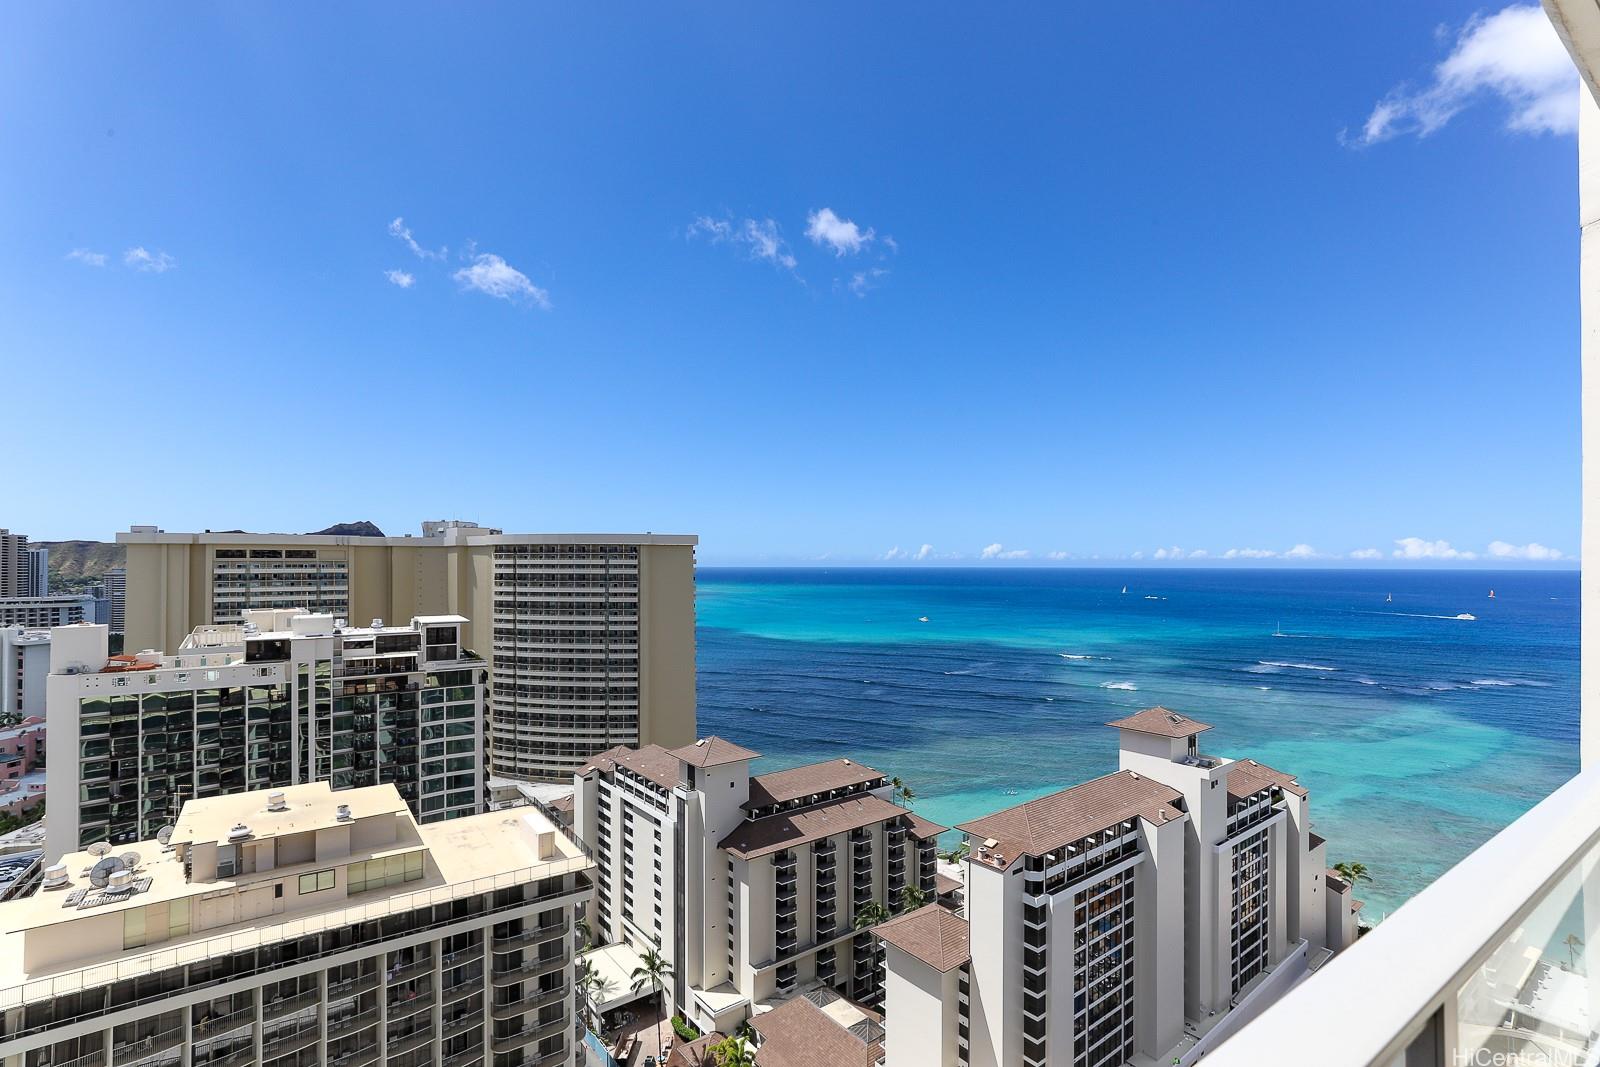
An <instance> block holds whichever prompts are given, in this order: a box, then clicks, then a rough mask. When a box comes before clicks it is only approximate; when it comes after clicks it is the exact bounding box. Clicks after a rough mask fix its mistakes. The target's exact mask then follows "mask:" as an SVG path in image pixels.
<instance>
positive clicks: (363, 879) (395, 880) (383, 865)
mask: <svg viewBox="0 0 1600 1067" xmlns="http://www.w3.org/2000/svg"><path fill="white" fill-rule="evenodd" d="M422 866H423V865H422V853H421V852H409V853H407V854H406V855H404V856H386V857H384V858H382V859H375V860H367V861H366V862H365V863H352V864H351V865H350V866H349V867H348V868H347V869H346V870H347V872H348V874H347V880H346V886H345V888H346V891H347V892H349V893H351V894H355V893H365V892H366V891H368V890H370V889H382V888H383V887H385V886H391V885H399V884H400V883H402V882H415V881H418V880H419V879H421V878H422Z"/></svg>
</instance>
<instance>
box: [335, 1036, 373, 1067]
mask: <svg viewBox="0 0 1600 1067" xmlns="http://www.w3.org/2000/svg"><path fill="white" fill-rule="evenodd" d="M377 1062H378V1045H377V1043H376V1042H374V1043H373V1044H371V1045H370V1046H368V1047H367V1048H362V1049H356V1050H355V1051H354V1052H341V1053H340V1054H339V1055H337V1056H335V1057H333V1058H332V1059H330V1060H329V1061H328V1067H369V1065H370V1064H374V1063H377Z"/></svg>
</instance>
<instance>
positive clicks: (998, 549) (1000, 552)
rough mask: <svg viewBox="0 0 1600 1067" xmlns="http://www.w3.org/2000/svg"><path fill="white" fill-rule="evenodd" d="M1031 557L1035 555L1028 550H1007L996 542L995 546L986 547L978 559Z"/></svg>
mask: <svg viewBox="0 0 1600 1067" xmlns="http://www.w3.org/2000/svg"><path fill="white" fill-rule="evenodd" d="M1031 555H1033V553H1032V552H1030V551H1028V550H1027V549H1026V548H1006V547H1005V546H1004V545H1002V544H1001V543H1000V542H998V541H996V542H995V543H994V544H992V545H988V546H986V547H985V548H984V550H983V551H982V552H981V553H979V555H978V558H979V559H1027V558H1028V557H1029V556H1031Z"/></svg>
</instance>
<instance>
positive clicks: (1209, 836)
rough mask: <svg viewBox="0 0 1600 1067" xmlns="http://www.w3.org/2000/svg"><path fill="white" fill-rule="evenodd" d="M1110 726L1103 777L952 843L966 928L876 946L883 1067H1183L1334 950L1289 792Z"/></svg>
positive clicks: (1299, 811) (904, 924) (1278, 782)
mask: <svg viewBox="0 0 1600 1067" xmlns="http://www.w3.org/2000/svg"><path fill="white" fill-rule="evenodd" d="M1109 725H1111V726H1113V727H1115V728H1116V729H1117V731H1118V737H1119V748H1120V762H1121V770H1119V771H1117V772H1116V773H1115V774H1110V775H1106V776H1105V777H1103V778H1097V779H1094V780H1092V781H1089V782H1085V783H1083V784H1081V785H1077V786H1074V787H1072V788H1071V789H1067V790H1064V791H1062V792H1059V793H1055V794H1053V795H1051V796H1047V797H1042V798H1040V799H1038V800H1034V801H1030V802H1028V803H1026V804H1022V805H1019V806H1017V807H1014V808H1009V809H1007V810H1005V811H1001V812H997V813H995V814H993V815H989V816H986V817H984V818H981V819H978V820H975V821H973V822H969V823H964V824H962V826H961V827H960V829H961V830H963V831H964V832H965V833H966V834H967V837H968V840H969V842H970V843H971V844H972V846H973V851H972V853H971V855H970V856H969V857H968V859H967V861H966V880H967V885H966V914H965V915H964V916H958V915H956V914H955V913H953V912H951V911H949V910H948V909H946V908H943V907H941V906H938V905H934V906H930V907H927V908H923V909H920V910H918V911H916V912H913V913H910V914H908V915H905V916H902V917H900V918H897V919H895V920H893V921H891V922H889V923H886V924H884V925H883V926H881V927H879V931H878V932H879V935H880V937H881V939H882V941H883V943H884V945H885V952H886V970H887V974H888V978H887V993H886V1001H885V1011H886V1016H887V1022H886V1028H887V1031H888V1033H887V1042H886V1049H887V1054H888V1067H1013V1065H1017V1064H1021V1065H1024V1067H1121V1065H1123V1064H1128V1063H1162V1064H1168V1063H1181V1064H1189V1063H1193V1062H1194V1061H1195V1060H1196V1059H1199V1058H1200V1057H1201V1056H1203V1055H1205V1054H1206V1052H1208V1051H1209V1050H1211V1049H1212V1048H1215V1047H1216V1046H1217V1045H1218V1044H1220V1043H1221V1042H1222V1041H1224V1040H1225V1039H1226V1038H1227V1037H1228V1036H1229V1035H1230V1034H1231V1033H1232V1032H1233V1031H1234V1030H1236V1029H1237V1028H1238V1027H1239V1026H1241V1025H1243V1023H1244V1021H1246V1020H1248V1019H1249V1018H1250V1017H1252V1016H1253V1015H1254V1014H1256V1013H1257V1012H1259V1011H1260V1010H1261V1009H1262V1008H1263V1007H1264V1006H1265V1005H1266V1004H1269V1003H1271V1002H1272V1001H1273V1000H1275V999H1277V998H1278V997H1279V996H1282V995H1283V993H1284V992H1286V991H1287V990H1288V989H1290V988H1292V987H1293V986H1294V985H1295V984H1297V983H1298V982H1299V981H1301V980H1303V979H1304V978H1305V977H1306V976H1307V975H1309V974H1310V973H1311V972H1313V971H1315V970H1316V969H1318V968H1319V967H1321V966H1322V964H1323V963H1324V962H1326V961H1327V959H1328V958H1329V957H1330V956H1331V955H1332V953H1333V952H1334V951H1335V950H1336V949H1337V948H1338V947H1342V944H1341V943H1339V942H1337V941H1336V943H1335V945H1334V946H1333V947H1330V946H1329V939H1328V937H1327V919H1328V916H1329V914H1330V913H1332V914H1335V915H1342V916H1344V917H1345V918H1346V919H1348V917H1349V916H1350V915H1351V912H1352V908H1353V907H1354V906H1355V905H1354V903H1353V902H1352V901H1350V899H1349V896H1348V887H1347V886H1345V885H1344V883H1343V882H1339V883H1338V884H1337V885H1331V884H1330V883H1329V882H1328V879H1327V877H1326V867H1325V851H1326V849H1325V845H1324V842H1323V840H1322V839H1321V838H1320V837H1318V836H1317V835H1315V834H1313V833H1312V832H1311V829H1310V808H1309V798H1308V796H1307V793H1306V790H1305V789H1304V788H1303V787H1301V786H1300V785H1299V783H1298V782H1297V781H1296V780H1295V779H1294V777H1293V776H1292V775H1288V774H1285V773H1283V772H1281V771H1276V770H1273V769H1272V768H1270V767H1267V766H1265V765H1264V764H1260V763H1257V762H1255V761H1253V760H1236V759H1229V758H1226V757H1222V756H1213V755H1208V754H1204V753H1202V752H1201V751H1200V749H1199V746H1198V743H1197V738H1198V736H1199V735H1200V734H1201V733H1203V732H1204V731H1206V730H1209V729H1210V727H1208V726H1206V725H1205V724H1204V723H1199V722H1196V721H1194V720H1192V719H1188V718H1185V717H1184V716H1181V715H1178V714H1176V713H1174V712H1171V711H1168V710H1166V709H1164V708H1150V709H1147V710H1145V711H1141V712H1139V713H1138V714H1136V715H1133V716H1130V717H1128V718H1125V719H1119V720H1117V721H1116V722H1113V723H1110V724H1109ZM1330 893H1331V894H1333V896H1334V898H1335V899H1334V902H1333V903H1332V905H1330V903H1329V900H1328V897H1329V894H1330ZM1344 921H1345V920H1344V919H1341V920H1340V922H1341V924H1342V923H1343V922H1344ZM1349 921H1350V922H1351V923H1352V924H1353V919H1350V920H1349Z"/></svg>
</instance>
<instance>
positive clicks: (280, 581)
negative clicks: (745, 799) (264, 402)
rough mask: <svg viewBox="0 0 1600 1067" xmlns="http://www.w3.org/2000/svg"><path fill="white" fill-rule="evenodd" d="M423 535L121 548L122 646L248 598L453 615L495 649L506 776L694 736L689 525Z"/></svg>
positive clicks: (557, 772) (540, 773)
mask: <svg viewBox="0 0 1600 1067" xmlns="http://www.w3.org/2000/svg"><path fill="white" fill-rule="evenodd" d="M422 534H423V535H422V536H421V537H357V536H338V535H321V534H311V535H279V534H239V533H232V534H213V533H202V534H192V533H184V534H173V533H164V532H162V531H160V530H157V529H155V528H154V527H145V526H136V527H134V528H133V529H132V530H131V531H129V532H128V533H124V534H119V535H118V537H117V540H118V541H119V542H120V543H121V544H122V545H124V546H125V547H126V549H127V553H128V561H127V616H126V618H127V628H126V634H127V641H126V647H128V648H133V649H138V648H172V647H175V646H176V644H177V642H179V641H181V640H182V639H183V638H184V636H185V635H187V634H188V633H189V632H190V631H191V630H193V629H194V628H195V627H196V626H199V625H203V624H205V623H222V622H228V621H231V620H236V619H238V618H239V616H240V613H241V612H242V611H244V610H245V609H246V608H255V607H304V608H308V609H311V610H318V611H323V612H328V613H332V614H336V615H341V616H343V617H346V618H350V619H370V618H386V619H387V618H398V619H404V618H410V617H411V616H413V615H441V614H459V615H463V616H466V617H467V618H469V619H471V620H473V623H472V624H471V626H470V628H469V629H468V631H467V633H466V640H467V641H469V642H470V643H471V644H472V645H473V646H474V647H476V648H478V649H481V650H482V651H484V652H485V654H486V655H488V656H489V657H490V667H491V677H492V685H491V689H490V738H489V750H490V761H491V764H492V768H493V771H494V773H495V774H496V775H497V776H503V777H507V778H516V779H524V780H547V781H560V782H566V781H570V779H571V777H572V774H573V773H574V772H575V771H576V770H577V769H578V768H579V767H581V766H583V764H584V763H585V762H586V761H587V760H588V759H589V758H590V757H591V756H593V755H595V754H596V753H598V752H603V751H605V750H606V749H609V748H612V747H615V746H617V745H628V746H638V745H649V744H659V745H662V746H664V747H668V748H673V747H678V746H681V745H684V744H687V743H689V742H690V741H692V740H694V732H695V731H694V723H695V692H694V685H695V675H694V547H695V544H696V539H695V538H694V537H692V536H666V535H660V534H506V533H502V532H501V531H499V530H493V529H488V528H485V527H480V526H476V525H474V524H472V523H463V522H428V523H424V524H423V531H422Z"/></svg>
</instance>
